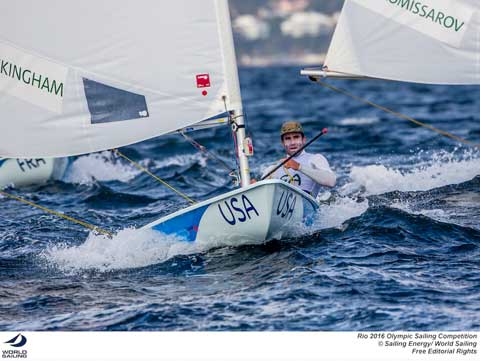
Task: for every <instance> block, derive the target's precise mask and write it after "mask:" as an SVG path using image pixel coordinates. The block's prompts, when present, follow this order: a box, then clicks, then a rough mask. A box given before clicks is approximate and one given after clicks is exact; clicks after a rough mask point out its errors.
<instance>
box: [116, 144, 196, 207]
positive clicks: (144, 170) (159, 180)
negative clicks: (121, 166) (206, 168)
mask: <svg viewBox="0 0 480 361" xmlns="http://www.w3.org/2000/svg"><path fill="white" fill-rule="evenodd" d="M112 151H113V152H114V153H115V154H117V155H118V156H119V157H122V158H123V159H125V160H127V161H128V162H130V163H131V164H133V165H134V166H135V167H137V168H138V169H140V170H141V171H142V172H145V173H147V174H148V175H149V176H151V177H152V178H154V179H155V180H157V181H158V182H160V183H161V184H163V185H164V186H165V187H167V188H168V189H170V190H172V191H173V192H175V193H177V194H178V195H179V196H180V197H182V198H184V199H186V200H187V201H188V202H190V203H191V204H195V203H197V202H196V201H194V200H193V199H191V198H190V197H189V196H187V195H186V194H184V193H182V192H180V191H179V190H177V189H175V188H174V187H172V186H171V185H170V184H168V183H167V182H165V181H164V180H163V179H161V178H160V177H158V176H156V175H155V174H153V173H152V172H150V171H149V170H148V169H147V168H145V167H142V166H141V165H140V164H138V163H137V162H135V161H133V160H131V159H130V158H128V157H127V156H126V155H125V154H123V153H121V152H120V151H119V150H118V149H115V148H114V149H112Z"/></svg>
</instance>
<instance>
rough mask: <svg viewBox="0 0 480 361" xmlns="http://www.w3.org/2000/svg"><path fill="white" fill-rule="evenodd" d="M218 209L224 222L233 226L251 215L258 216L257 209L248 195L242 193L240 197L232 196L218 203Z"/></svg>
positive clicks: (250, 217) (248, 218)
mask: <svg viewBox="0 0 480 361" xmlns="http://www.w3.org/2000/svg"><path fill="white" fill-rule="evenodd" d="M218 210H219V211H220V214H221V215H222V217H223V219H224V220H225V222H227V223H228V224H230V225H231V226H234V225H235V224H237V222H238V223H243V222H246V221H247V220H250V219H252V218H253V217H258V216H259V214H258V211H257V209H256V208H255V206H254V205H253V203H252V202H251V201H250V199H248V197H247V196H246V195H244V194H242V197H241V198H240V199H238V198H236V197H232V198H230V199H228V200H226V201H223V203H219V204H218Z"/></svg>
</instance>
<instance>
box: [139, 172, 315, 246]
mask: <svg viewBox="0 0 480 361" xmlns="http://www.w3.org/2000/svg"><path fill="white" fill-rule="evenodd" d="M317 208H318V204H317V203H316V202H315V200H314V199H313V198H312V197H311V196H309V195H308V194H306V193H304V192H302V191H301V190H299V189H298V188H296V187H293V186H291V185H290V184H287V183H285V182H283V181H280V180H267V181H262V182H258V183H256V184H253V185H250V186H248V187H246V188H240V189H237V190H234V191H232V192H229V193H226V194H223V195H220V196H218V197H215V198H212V199H209V200H207V201H204V202H201V203H198V204H195V205H193V206H191V207H188V208H186V209H183V210H180V211H178V212H175V213H173V214H171V215H168V216H166V217H163V218H161V219H159V220H158V221H156V222H153V223H151V224H148V225H147V226H145V227H143V229H152V230H154V231H157V232H160V233H163V234H167V235H175V236H177V237H179V238H181V239H183V240H185V241H188V242H197V243H202V242H208V243H212V242H221V244H222V245H225V244H232V245H238V244H242V243H264V242H266V241H268V240H271V239H281V238H283V237H288V236H289V235H294V234H295V231H297V232H298V227H302V226H305V225H309V224H310V223H311V221H312V219H313V216H314V214H315V212H316V210H317Z"/></svg>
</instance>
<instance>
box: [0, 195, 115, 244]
mask: <svg viewBox="0 0 480 361" xmlns="http://www.w3.org/2000/svg"><path fill="white" fill-rule="evenodd" d="M0 194H1V195H2V196H4V197H7V198H10V199H14V200H16V201H19V202H21V203H24V204H28V205H29V206H32V207H34V208H38V209H40V210H42V211H44V212H46V213H50V214H53V215H54V216H57V217H60V218H63V219H66V220H67V221H70V222H73V223H76V224H79V225H81V226H83V227H85V228H88V229H90V230H92V231H95V232H97V233H103V234H105V235H107V236H109V237H113V234H112V233H110V232H108V231H106V230H104V229H102V228H100V227H97V226H94V225H92V224H90V223H87V222H84V221H81V220H78V219H75V218H73V217H70V216H67V215H65V214H62V213H59V212H56V211H53V210H51V209H48V208H46V207H43V206H40V205H38V204H35V203H32V202H30V201H27V200H26V199H23V198H20V197H17V196H14V195H13V194H10V193H5V192H3V191H0Z"/></svg>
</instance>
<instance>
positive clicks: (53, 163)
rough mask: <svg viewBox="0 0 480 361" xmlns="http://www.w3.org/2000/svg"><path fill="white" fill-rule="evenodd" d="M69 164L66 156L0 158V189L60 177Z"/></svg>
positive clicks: (23, 185) (40, 182) (38, 182)
mask: <svg viewBox="0 0 480 361" xmlns="http://www.w3.org/2000/svg"><path fill="white" fill-rule="evenodd" d="M68 164H69V160H68V158H55V159H54V158H36V159H11V158H9V159H0V189H2V188H5V187H7V186H14V187H25V186H30V185H37V184H43V183H46V182H47V181H48V180H50V179H60V178H61V177H62V176H63V174H64V173H65V171H66V169H67V166H68Z"/></svg>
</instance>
